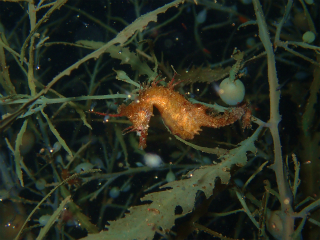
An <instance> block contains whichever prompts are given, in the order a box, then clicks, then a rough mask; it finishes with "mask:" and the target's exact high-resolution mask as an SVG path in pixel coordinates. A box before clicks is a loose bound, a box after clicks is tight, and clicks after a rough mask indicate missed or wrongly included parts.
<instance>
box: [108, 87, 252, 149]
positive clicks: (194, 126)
mask: <svg viewBox="0 0 320 240" xmlns="http://www.w3.org/2000/svg"><path fill="white" fill-rule="evenodd" d="M173 86H174V85H172V84H169V87H163V86H156V84H152V85H151V86H150V87H147V88H145V89H143V90H141V91H140V93H139V96H138V98H137V99H136V100H135V101H133V102H132V103H130V104H129V105H128V106H126V105H125V104H122V105H121V106H119V108H118V114H117V115H110V116H116V117H118V116H126V117H127V118H128V119H129V120H130V121H131V122H132V126H131V127H129V128H127V130H129V131H130V132H131V131H137V134H138V135H139V136H140V141H139V147H140V148H142V149H144V148H145V147H146V146H147V145H146V138H147V135H148V128H149V122H150V118H151V116H153V107H156V108H157V109H158V110H159V112H160V114H161V116H162V118H163V120H164V122H165V124H166V125H167V127H168V128H169V129H170V130H171V132H172V133H173V134H174V135H178V136H179V137H181V138H183V139H193V138H194V135H195V134H199V132H200V131H201V127H202V126H206V127H212V128H219V127H223V126H226V125H230V124H232V123H234V122H235V121H237V120H238V119H240V118H241V117H242V116H243V115H244V114H245V113H246V112H247V110H248V109H247V107H246V106H242V107H236V108H233V110H232V111H226V112H224V113H223V114H222V115H218V116H212V115H207V113H206V111H207V110H208V107H206V106H204V105H202V104H193V103H191V102H189V101H188V100H187V99H185V98H184V96H182V95H181V94H180V93H178V92H175V91H174V90H173ZM249 124H250V123H249Z"/></svg>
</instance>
